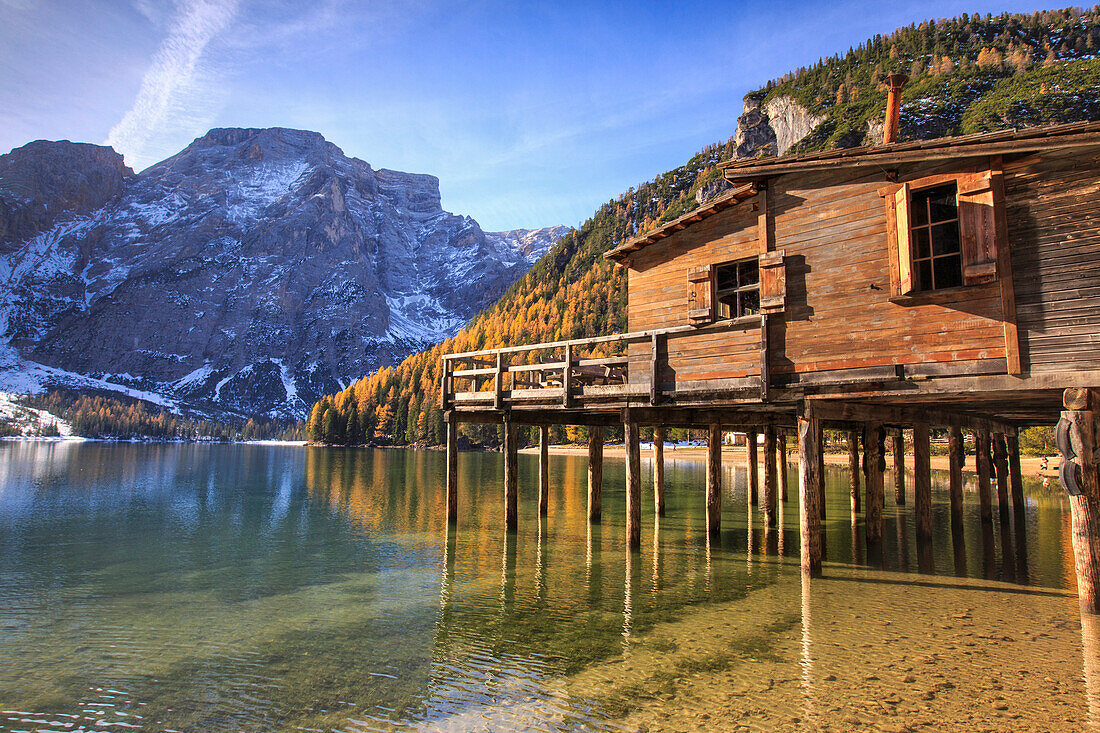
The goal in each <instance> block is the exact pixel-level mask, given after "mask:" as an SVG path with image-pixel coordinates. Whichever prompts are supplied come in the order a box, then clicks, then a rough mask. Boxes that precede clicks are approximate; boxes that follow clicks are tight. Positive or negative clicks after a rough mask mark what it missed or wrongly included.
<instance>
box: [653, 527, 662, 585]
mask: <svg viewBox="0 0 1100 733" xmlns="http://www.w3.org/2000/svg"><path fill="white" fill-rule="evenodd" d="M660 538H661V515H660V514H658V515H657V516H655V517H654V518H653V599H654V602H656V600H657V592H658V591H659V590H660V582H661V539H660Z"/></svg>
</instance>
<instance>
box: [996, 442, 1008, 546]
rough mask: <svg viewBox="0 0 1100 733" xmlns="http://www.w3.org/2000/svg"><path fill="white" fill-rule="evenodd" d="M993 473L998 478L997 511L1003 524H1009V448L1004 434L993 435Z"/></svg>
mask: <svg viewBox="0 0 1100 733" xmlns="http://www.w3.org/2000/svg"><path fill="white" fill-rule="evenodd" d="M993 472H994V474H996V477H997V509H998V513H999V514H1000V517H1001V523H1002V524H1007V523H1008V448H1007V446H1006V445H1005V436H1004V433H994V434H993Z"/></svg>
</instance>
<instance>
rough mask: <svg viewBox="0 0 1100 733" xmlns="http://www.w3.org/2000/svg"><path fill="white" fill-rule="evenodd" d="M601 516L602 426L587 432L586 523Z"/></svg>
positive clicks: (597, 519) (593, 427)
mask: <svg viewBox="0 0 1100 733" xmlns="http://www.w3.org/2000/svg"><path fill="white" fill-rule="evenodd" d="M602 516H603V426H601V425H593V426H592V427H591V428H589V430H588V521H589V522H598V521H600V518H601V517H602Z"/></svg>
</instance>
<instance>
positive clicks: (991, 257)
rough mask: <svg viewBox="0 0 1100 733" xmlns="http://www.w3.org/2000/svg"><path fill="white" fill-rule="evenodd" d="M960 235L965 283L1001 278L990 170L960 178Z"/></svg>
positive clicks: (977, 282) (972, 283) (971, 283)
mask: <svg viewBox="0 0 1100 733" xmlns="http://www.w3.org/2000/svg"><path fill="white" fill-rule="evenodd" d="M959 234H960V236H961V238H962V239H961V242H960V244H961V246H962V264H963V282H964V283H966V284H967V285H977V284H979V283H987V282H992V281H993V280H995V279H996V278H997V225H996V219H995V218H994V216H993V184H992V176H991V175H990V173H989V171H985V172H982V173H974V174H968V175H965V176H960V177H959Z"/></svg>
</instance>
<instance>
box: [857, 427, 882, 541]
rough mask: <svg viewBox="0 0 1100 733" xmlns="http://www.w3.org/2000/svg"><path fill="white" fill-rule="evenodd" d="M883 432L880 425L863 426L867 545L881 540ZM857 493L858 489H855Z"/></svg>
mask: <svg viewBox="0 0 1100 733" xmlns="http://www.w3.org/2000/svg"><path fill="white" fill-rule="evenodd" d="M885 442H886V438H885V432H884V430H883V427H882V425H879V424H878V423H870V424H868V425H866V426H865V427H864V428H863V463H864V468H865V469H866V473H867V506H866V507H865V510H866V516H865V517H864V519H865V522H864V523H865V525H866V528H867V545H868V547H871V546H872V545H877V544H878V543H879V542H882V527H883V518H882V509H883V505H884V504H885V503H886V501H885V497H884V493H885V489H884V487H883V483H884V478H885V477H884V476H883V471H885V469H886V465H885V464H886V459H885V456H883V450H884V447H885V446H884V445H883V444H884V443H885ZM856 493H857V494H858V493H859V491H858V490H857V491H856Z"/></svg>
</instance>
